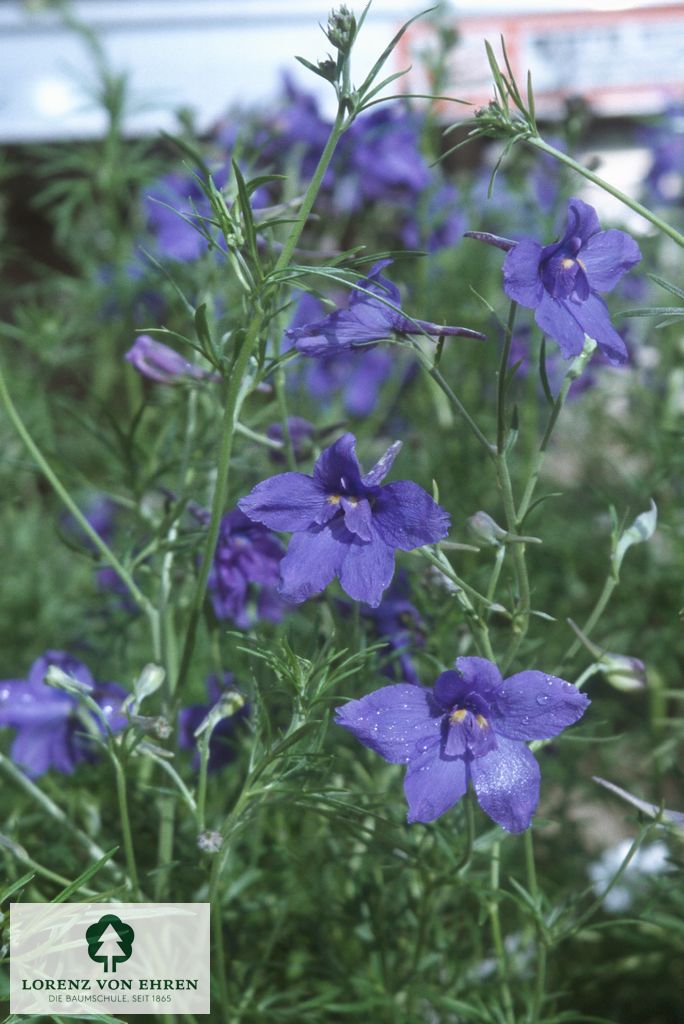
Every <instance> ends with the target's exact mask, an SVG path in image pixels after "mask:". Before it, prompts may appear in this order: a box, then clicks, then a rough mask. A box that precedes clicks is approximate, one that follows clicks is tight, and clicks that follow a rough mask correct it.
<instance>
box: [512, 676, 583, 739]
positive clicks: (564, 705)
mask: <svg viewBox="0 0 684 1024" xmlns="http://www.w3.org/2000/svg"><path fill="white" fill-rule="evenodd" d="M589 704H590V701H589V698H588V697H587V696H586V694H584V693H582V692H581V691H580V690H578V689H577V687H576V686H573V685H572V683H567V682H566V681H565V680H564V679H558V678H557V677H556V676H549V675H546V674H545V673H544V672H535V671H528V672H518V673H517V675H514V676H511V677H510V679H506V680H504V683H503V685H502V686H501V688H500V690H499V691H498V694H497V707H496V711H497V714H496V718H495V719H494V728H495V730H496V732H497V733H498V734H499V735H501V736H507V737H508V739H511V740H546V739H550V738H551V737H552V736H557V735H558V733H559V732H562V731H563V729H567V727H568V726H569V725H573V724H574V723H575V722H576V721H577V720H578V719H579V718H581V717H582V715H583V714H584V712H585V711H586V709H587V707H588V706H589Z"/></svg>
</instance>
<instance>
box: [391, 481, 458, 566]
mask: <svg viewBox="0 0 684 1024" xmlns="http://www.w3.org/2000/svg"><path fill="white" fill-rule="evenodd" d="M373 520H374V522H375V525H376V529H377V531H378V533H379V534H380V536H381V537H382V539H383V540H384V541H385V543H386V544H389V545H391V546H392V547H394V548H400V549H401V550H402V551H412V550H413V549H414V548H419V547H422V546H423V545H424V544H434V543H435V542H436V541H438V540H442V539H443V538H444V537H446V535H447V533H448V532H449V525H450V522H451V519H450V516H449V514H448V512H445V511H444V509H443V508H440V506H439V505H437V504H436V502H434V501H433V500H432V498H431V497H430V495H429V494H427V493H426V491H424V490H423V488H422V487H419V486H418V484H415V483H413V481H412V480H399V481H397V482H396V483H392V484H387V485H386V486H384V487H383V488H382V489H381V490H380V491H379V492H378V494H377V496H376V499H375V506H374V508H373Z"/></svg>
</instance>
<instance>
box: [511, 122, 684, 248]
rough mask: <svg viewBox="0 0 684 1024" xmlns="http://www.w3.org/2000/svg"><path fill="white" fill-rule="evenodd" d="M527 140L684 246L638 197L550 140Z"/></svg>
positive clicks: (670, 229) (530, 138)
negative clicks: (550, 142) (584, 164)
mask: <svg viewBox="0 0 684 1024" xmlns="http://www.w3.org/2000/svg"><path fill="white" fill-rule="evenodd" d="M525 141H526V142H527V143H528V145H530V146H533V147H534V148H535V149H539V150H541V151H542V153H548V154H549V156H552V157H554V158H555V159H556V160H560V162H561V163H563V164H565V165H566V166H567V167H571V168H572V169H573V171H577V173H578V174H581V175H582V176H583V177H584V178H586V179H587V180H588V181H591V182H593V184H594V185H598V186H599V188H602V189H603V190H604V192H609V193H610V195H611V196H615V198H616V199H619V200H620V202H621V203H624V205H625V206H628V207H629V208H630V210H634V212H635V213H638V214H639V215H640V216H641V217H644V219H645V220H647V221H649V223H651V224H653V225H654V227H657V228H658V229H659V230H660V231H662V232H663V233H664V234H666V235H668V236H669V237H670V238H671V239H672V240H673V241H675V242H676V243H677V245H680V246H681V247H682V248H684V235H682V234H680V232H679V231H677V230H676V229H675V228H673V227H672V226H671V225H670V224H668V223H667V222H666V221H664V220H662V219H661V218H660V217H658V215H657V214H655V213H653V212H652V211H651V210H649V209H648V207H647V206H642V204H641V203H639V202H637V200H636V199H632V198H631V196H628V195H625V193H624V192H621V191H620V189H619V188H616V187H615V185H611V184H610V182H608V181H605V180H604V179H603V178H601V177H599V175H598V174H594V172H593V171H590V170H589V168H588V167H584V166H583V165H582V164H579V163H577V161H576V160H573V159H572V157H571V156H568V155H567V153H561V151H560V150H559V149H556V148H555V147H554V146H550V145H549V144H548V142H544V140H543V139H542V138H540V137H539V136H535V135H533V136H530V137H529V138H527V139H526V140H525Z"/></svg>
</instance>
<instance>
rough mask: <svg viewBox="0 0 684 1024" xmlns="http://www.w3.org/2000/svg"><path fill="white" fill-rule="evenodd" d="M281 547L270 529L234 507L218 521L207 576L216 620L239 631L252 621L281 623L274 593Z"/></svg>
mask: <svg viewBox="0 0 684 1024" xmlns="http://www.w3.org/2000/svg"><path fill="white" fill-rule="evenodd" d="M282 557H283V548H282V546H281V544H280V541H279V540H278V539H277V537H275V536H274V535H273V534H272V533H271V531H270V530H268V529H266V528H265V527H264V526H260V525H259V524H257V523H254V522H252V521H251V520H249V519H248V518H247V517H246V516H245V515H244V514H243V513H242V512H241V511H240V510H239V509H237V508H235V509H233V511H232V512H229V513H228V514H227V515H225V516H224V517H223V519H222V520H221V527H220V532H219V538H218V543H217V545H216V551H215V553H214V561H213V563H212V567H211V572H210V574H209V584H208V588H209V594H210V597H211V602H212V604H213V606H214V612H215V614H216V618H217V619H230V620H232V621H233V622H234V623H235V625H236V626H238V628H239V629H248V628H249V627H250V626H251V625H252V624H253V623H254V621H255V620H258V619H266V620H267V621H269V622H280V620H281V619H282V617H283V614H284V611H285V607H286V606H285V604H284V602H283V601H282V600H281V598H280V597H278V594H277V593H276V589H275V588H276V585H277V583H278V579H279V572H280V562H281V559H282Z"/></svg>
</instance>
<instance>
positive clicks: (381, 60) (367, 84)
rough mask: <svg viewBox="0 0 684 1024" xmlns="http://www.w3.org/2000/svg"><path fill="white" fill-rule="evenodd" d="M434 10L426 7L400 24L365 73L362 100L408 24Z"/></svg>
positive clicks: (361, 90)
mask: <svg viewBox="0 0 684 1024" xmlns="http://www.w3.org/2000/svg"><path fill="white" fill-rule="evenodd" d="M367 9H368V8H366V10H367ZM434 10H435V8H434V7H428V8H427V10H425V11H421V12H420V13H419V14H415V15H414V16H413V17H412V18H409V20H408V21H407V22H405V24H403V25H402V26H401V28H400V29H399V31H398V32H397V34H396V35H395V36H394V38H393V39H392V40H391V41H390V42H389V43H388V45H387V46H386V47H385V49H384V50H383V51H382V53H381V54H380V56H379V57H378V59H377V60H376V62H375V64H374V65H373V67H372V68H371V70H370V72H369V74H368V75H367V77H366V80H365V82H364V83H363V85H362V86H361V88H360V89H359V96H360V98H361V100H362V101H363V99H364V98H365V96H366V93H367V92H368V90H369V89H370V87H371V86H372V84H373V82H374V81H375V79H376V78H377V76H378V75H379V73H380V70H381V69H382V67H383V66H384V64H385V62H386V61H387V58H388V57H389V56H390V54H391V53H392V51H393V50H394V49H395V47H396V46H397V44H398V42H399V40H400V39H401V38H402V36H403V35H404V33H405V32H406V30H407V29H408V28H409V26H410V25H412V24H413V22H414V21H417V20H418V19H419V18H423V17H424V16H425V15H426V14H430V13H431V12H432V11H434ZM364 16H365V12H364Z"/></svg>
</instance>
